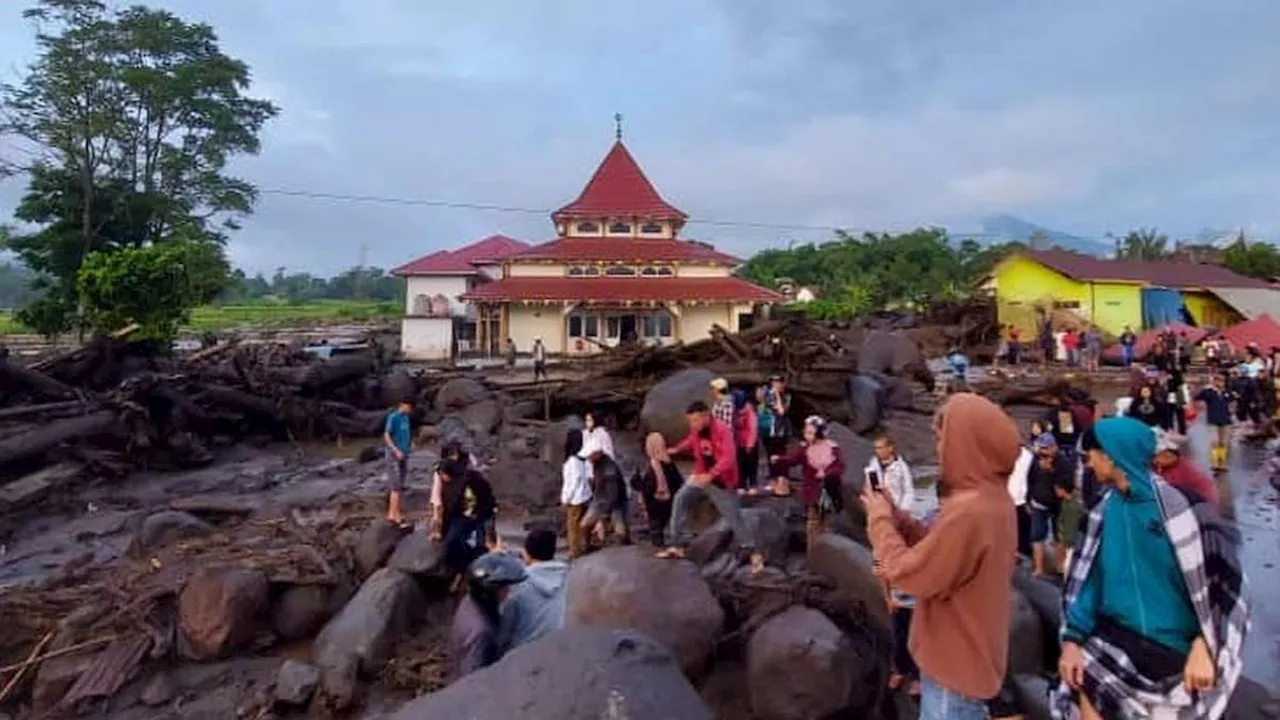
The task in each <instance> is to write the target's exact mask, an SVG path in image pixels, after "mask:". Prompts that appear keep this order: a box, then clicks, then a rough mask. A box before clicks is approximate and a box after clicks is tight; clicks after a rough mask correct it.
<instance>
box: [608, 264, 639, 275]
mask: <svg viewBox="0 0 1280 720" xmlns="http://www.w3.org/2000/svg"><path fill="white" fill-rule="evenodd" d="M604 274H605V275H609V276H612V277H631V276H633V275H635V274H636V269H635V268H633V267H631V266H630V265H610V266H609V267H607V268H605V269H604Z"/></svg>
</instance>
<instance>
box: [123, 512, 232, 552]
mask: <svg viewBox="0 0 1280 720" xmlns="http://www.w3.org/2000/svg"><path fill="white" fill-rule="evenodd" d="M213 532H214V527H213V526H212V525H210V524H209V523H207V522H205V521H204V520H201V519H200V518H198V517H196V516H195V515H192V514H191V513H185V512H182V511H180V510H161V511H160V512H156V513H152V514H150V515H148V516H147V517H145V518H143V520H142V522H141V523H140V524H139V526H138V530H137V532H135V533H134V536H133V541H132V543H131V544H130V546H129V552H130V553H131V554H132V555H134V556H135V557H137V556H139V555H142V554H143V553H146V552H148V551H150V550H153V549H155V548H158V547H163V546H165V545H168V544H169V543H172V542H176V541H178V540H188V539H191V538H197V537H204V536H206V535H211V534H213Z"/></svg>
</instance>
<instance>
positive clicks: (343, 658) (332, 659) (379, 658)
mask: <svg viewBox="0 0 1280 720" xmlns="http://www.w3.org/2000/svg"><path fill="white" fill-rule="evenodd" d="M425 603H426V601H425V600H424V598H423V596H422V591H421V590H419V589H418V585H417V583H416V582H414V580H413V578H412V577H410V576H409V575H408V574H407V573H404V572H401V571H399V570H392V569H391V568H382V569H380V570H378V571H377V572H375V573H373V575H370V576H369V579H368V580H365V581H364V584H363V585H361V586H360V590H359V591H357V592H356V595H355V597H353V598H351V600H350V601H349V602H348V603H347V604H346V606H345V607H343V608H342V610H341V611H340V612H339V613H338V614H337V616H336V617H334V618H333V619H332V620H330V621H329V622H328V624H326V625H325V626H324V629H323V630H321V631H320V634H319V635H318V636H317V637H316V641H315V645H314V646H313V648H312V657H313V658H314V660H315V663H316V664H317V665H319V666H320V668H321V670H323V671H324V672H325V673H326V674H328V673H329V672H331V671H342V672H345V671H346V670H347V666H348V665H349V664H350V663H351V661H352V660H354V661H355V663H356V664H355V667H356V669H357V670H358V671H359V672H360V673H363V674H364V675H373V674H375V673H377V672H378V671H379V670H381V669H382V667H383V666H384V665H386V663H387V660H388V659H389V658H390V657H391V650H392V647H393V646H394V645H395V642H396V641H397V640H399V639H400V637H401V636H402V635H404V634H405V633H406V632H407V631H408V630H409V629H410V628H411V627H412V626H413V624H414V621H415V620H416V619H417V618H418V617H420V615H421V613H422V611H423V609H424V606H425Z"/></svg>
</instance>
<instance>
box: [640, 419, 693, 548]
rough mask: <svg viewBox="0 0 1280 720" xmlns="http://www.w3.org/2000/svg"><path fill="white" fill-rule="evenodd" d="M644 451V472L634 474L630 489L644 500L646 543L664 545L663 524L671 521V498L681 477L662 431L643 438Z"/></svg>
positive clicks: (679, 483) (660, 546) (678, 488)
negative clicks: (646, 525) (646, 461)
mask: <svg viewBox="0 0 1280 720" xmlns="http://www.w3.org/2000/svg"><path fill="white" fill-rule="evenodd" d="M644 454H645V457H646V458H647V459H648V463H646V465H645V468H644V471H643V472H641V473H640V474H639V476H638V477H637V479H636V481H635V483H634V485H633V488H634V489H635V490H636V492H638V493H640V497H641V498H642V499H643V500H644V511H645V514H646V515H647V516H648V517H649V542H651V543H653V545H654V547H659V548H662V547H666V546H667V542H666V539H667V525H668V524H669V523H670V522H671V499H672V498H673V497H675V494H676V493H678V492H680V488H681V487H683V486H684V476H682V475H681V474H680V470H679V469H678V468H677V467H676V465H675V463H673V462H671V455H670V453H669V452H668V451H667V441H666V439H664V438H663V437H662V433H656V432H655V433H649V434H648V435H646V436H645V438H644Z"/></svg>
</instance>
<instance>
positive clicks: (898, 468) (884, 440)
mask: <svg viewBox="0 0 1280 720" xmlns="http://www.w3.org/2000/svg"><path fill="white" fill-rule="evenodd" d="M875 450H876V454H875V457H873V458H871V462H869V463H867V470H866V471H867V474H871V473H872V472H874V473H877V474H878V475H879V476H880V487H881V488H882V489H883V490H884V492H885V495H887V496H888V497H889V500H890V501H891V502H892V503H893V504H894V506H895V507H898V508H901V509H903V510H906V511H907V512H912V509H913V508H914V506H915V502H916V487H915V482H914V481H913V479H912V477H911V468H910V467H908V466H907V461H906V460H903V459H902V458H900V457H898V450H897V448H895V447H894V445H893V440H891V439H889V436H888V435H881V436H879V437H877V438H876V442H875Z"/></svg>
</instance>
